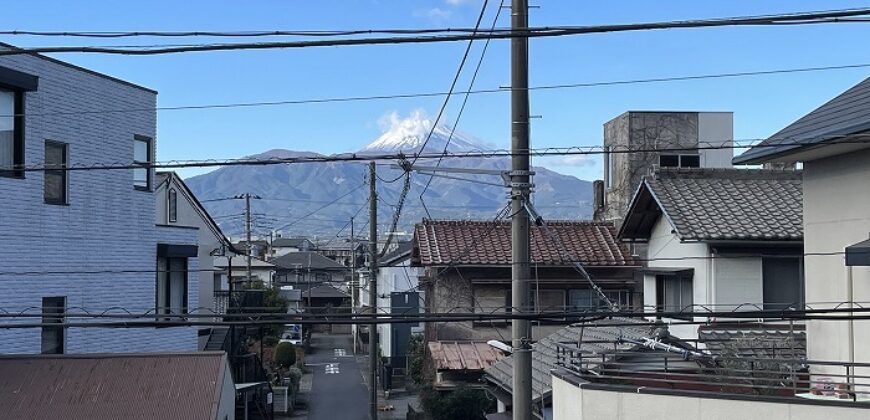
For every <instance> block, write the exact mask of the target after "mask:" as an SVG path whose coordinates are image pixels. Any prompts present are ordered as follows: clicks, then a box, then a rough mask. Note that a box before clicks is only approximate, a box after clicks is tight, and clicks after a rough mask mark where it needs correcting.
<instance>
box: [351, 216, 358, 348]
mask: <svg viewBox="0 0 870 420" xmlns="http://www.w3.org/2000/svg"><path fill="white" fill-rule="evenodd" d="M354 235H355V233H354V231H353V216H351V218H350V314H351V316H353V314H354V313H356V242H355V240H356V237H355V236H354ZM350 328H351V330H350V332H351V334H350V335H351V339H352V340H353V354H356V337H357V326H356V324H354V325H351V327H350Z"/></svg>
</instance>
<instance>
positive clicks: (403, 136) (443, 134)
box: [185, 113, 592, 239]
mask: <svg viewBox="0 0 870 420" xmlns="http://www.w3.org/2000/svg"><path fill="white" fill-rule="evenodd" d="M384 125H385V131H384V133H383V134H382V135H381V136H380V137H378V138H377V139H375V140H374V141H373V142H371V143H369V144H368V145H367V146H365V147H363V148H362V149H360V150H359V151H357V155H363V156H364V155H370V154H379V153H399V152H402V153H406V154H411V153H416V152H419V151H420V148H421V146H423V145H424V143H425V149H424V151H425V152H429V153H440V152H442V151H443V150H445V148H446V150H447V151H448V152H453V153H461V152H467V151H476V150H478V151H479V150H493V149H495V147H493V146H492V145H491V144H487V143H485V142H483V141H480V140H478V139H476V138H474V137H473V136H471V135H468V134H465V133H461V132H459V131H455V132H454V133H453V135H452V136H451V128H450V127H448V126H446V125H438V126H436V127H435V129H434V130H432V136H431V137H430V138H429V141H428V142H426V137H427V135H428V133H429V131H430V130H431V127H432V121H431V120H430V119H428V118H427V117H425V115H423V114H422V113H412V114H411V116H410V117H409V118H404V119H402V118H399V117H398V116H396V115H395V114H394V115H391V116H390V117H389V120H388V121H385V122H384ZM299 156H322V155H320V154H318V153H315V152H307V151H293V150H284V149H274V150H269V151H267V152H264V153H261V154H258V155H253V156H249V157H251V158H290V157H299ZM417 164H418V165H421V166H434V165H435V162H434V161H424V160H420V161H418V163H417ZM509 165H510V162H509V159H508V158H506V157H498V158H483V157H474V158H445V159H443V161H442V162H441V165H440V166H441V167H443V168H471V169H490V170H492V169H498V170H505V169H508V168H509ZM533 169H534V171H535V172H536V174H535V176H534V180H533V182H534V183H535V189H534V194H533V199H534V201H535V205H536V207H537V208H538V211H539V212H540V213H541V214H542V215H543V216H544V217H546V218H550V219H583V218H589V217H590V216H591V214H592V204H591V201H592V185H591V183H590V182H588V181H583V180H580V179H578V178H575V177H573V176H570V175H563V174H560V173H557V172H554V171H551V170H549V169H546V168H544V167H540V166H538V167H535V168H533ZM367 174H368V168H367V166H366V164H364V163H360V162H327V163H306V164H292V165H270V166H228V167H223V168H220V169H217V170H214V171H212V172H209V173H206V174H203V175H198V176H194V177H191V178H188V179H187V180H185V182H186V183H187V185H188V186H189V187H190V189H191V190H192V191H193V192H194V193H195V194H196V196H197V197H198V198H199V199H200V201H207V202H206V203H204V205H205V206H206V208H207V209H208V211H209V213H211V214H212V216H213V217H214V218H215V220H216V221H217V222H218V223H219V224H220V226H221V228H222V229H223V230H224V232H225V233H226V234H227V235H231V236H238V235H240V234H241V233H242V232H243V231H244V217H243V209H244V203H243V202H242V201H241V200H218V201H208V200H214V199H219V198H224V197H232V196H234V195H238V194H242V193H246V192H249V193H251V194H256V195H258V196H259V197H261V198H260V199H259V200H253V201H252V213H253V220H254V227H255V229H254V231H255V233H257V234H260V235H263V234H265V235H268V232H269V231H272V230H278V231H280V232H281V233H282V235H284V236H297V235H306V236H314V237H317V238H319V239H332V238H334V237H335V233H336V231H337V230H338V229H341V228H342V227H344V226H346V225H347V224H348V222H349V220H350V218H351V217H353V216H355V220H356V224H355V226H356V227H357V229H358V230H359V228H360V227H362V226H363V224H364V223H365V220H367V214H368V205H367V204H366V201H367V199H368V188H366V187H364V186H363V185H364V181H365V178H366V176H367ZM401 175H402V171H401V170H400V169H397V168H392V167H389V166H386V165H382V166H379V167H378V176H379V178H380V181H379V182H378V185H377V188H378V195H379V197H378V198H379V212H378V214H379V218H378V224H379V225H380V229H381V231H382V232H383V231H386V230H387V229H388V228H389V224H390V221H391V218H392V215H393V211H394V207H393V206H395V205H396V203H397V202H398V200H399V196H400V194H401V190H402V184H403V182H402V177H401ZM443 175H445V176H447V177H445V176H436V177H435V178H433V179H432V182H431V185H429V188H428V189H426V192H425V195H424V196H423V198H422V200H421V198H420V193H421V192H423V190H424V188H425V186H426V184H427V182H429V177H430V176H429V175H426V174H421V173H412V175H411V189H410V192H409V193H408V196H407V199H406V201H405V207H404V210H403V212H402V217H401V220H400V223H399V228H398V230H400V231H405V232H410V231H411V230H412V228H413V225H414V224H415V223H417V222H419V221H420V220H421V219H423V218H424V217H429V218H438V219H492V218H493V217H494V216H495V214H496V213H497V212H498V211H499V210H500V209H501V208H502V207H503V206H504V205H505V203H506V202H507V195H506V189H505V188H503V187H497V186H493V185H486V184H485V183H496V184H498V183H501V182H502V181H501V178H500V177H498V176H493V175H478V174H464V173H463V174H454V173H445V174H443ZM448 177H451V178H448ZM454 178H462V180H460V179H454ZM393 180H396V181H394V182H390V181H393ZM469 180H470V181H469ZM475 181H476V182H475ZM339 197H341V198H340V199H339ZM336 200H337V201H336ZM333 201H334V203H332V204H330V202H333ZM427 210H428V212H427ZM347 234H348V232H347V231H345V232H342V235H347Z"/></svg>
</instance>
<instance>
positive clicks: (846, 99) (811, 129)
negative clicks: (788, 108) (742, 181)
mask: <svg viewBox="0 0 870 420" xmlns="http://www.w3.org/2000/svg"><path fill="white" fill-rule="evenodd" d="M868 130H870V77H868V78H866V79H864V80H863V81H862V82H861V83H858V84H857V85H855V86H852V87H851V88H849V89H848V90H846V91H845V92H843V93H841V94H840V95H838V96H837V97H835V98H834V99H831V100H830V101H828V102H826V103H825V104H824V105H822V106H820V107H818V108H816V109H815V110H814V111H812V112H810V113H809V114H807V115H804V116H803V117H801V118H800V119H798V120H797V121H795V122H793V123H791V124H789V125H788V126H787V127H785V128H783V129H782V130H780V131H779V132H777V133H776V134H774V135H772V136H770V138H768V139H767V140H765V141H763V142H761V144H760V145H759V146H761V147H753V148H751V149H749V150H748V151H747V152H746V153H743V154H742V155H740V156H737V157H735V158H734V160H733V162H734V163H735V164H756V163H763V162H765V161H769V160H774V159H775V158H776V157H778V156H783V155H785V154H789V153H792V152H795V151H797V150H800V149H803V148H806V147H811V146H815V145H818V144H820V143H825V142H831V141H836V140H835V139H832V137H841V136H849V135H852V134H857V133H861V132H865V131H868ZM794 143H800V144H799V145H794ZM777 145H779V146H777Z"/></svg>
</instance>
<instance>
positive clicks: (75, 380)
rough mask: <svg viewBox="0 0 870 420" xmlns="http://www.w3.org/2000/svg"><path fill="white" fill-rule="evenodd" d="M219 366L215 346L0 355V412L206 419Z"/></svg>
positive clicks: (211, 413) (215, 397)
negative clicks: (209, 349) (181, 349)
mask: <svg viewBox="0 0 870 420" xmlns="http://www.w3.org/2000/svg"><path fill="white" fill-rule="evenodd" d="M226 366H227V362H226V356H225V355H224V353H223V352H197V353H153V354H81V355H12V356H0V412H2V413H3V414H2V415H0V417H3V418H4V419H51V420H55V419H89V420H90V419H149V420H150V419H185V420H187V419H191V420H193V419H214V418H215V417H216V416H217V409H218V405H219V402H220V396H221V386H222V385H223V378H224V372H225V371H224V370H225V369H226ZM230 404H232V402H230Z"/></svg>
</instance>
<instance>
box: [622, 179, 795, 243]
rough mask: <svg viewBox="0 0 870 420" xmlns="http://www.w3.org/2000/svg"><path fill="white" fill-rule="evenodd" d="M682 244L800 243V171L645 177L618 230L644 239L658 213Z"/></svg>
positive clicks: (623, 236) (623, 235) (646, 237)
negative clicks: (695, 242)
mask: <svg viewBox="0 0 870 420" xmlns="http://www.w3.org/2000/svg"><path fill="white" fill-rule="evenodd" d="M662 213H663V214H664V216H665V217H666V218H667V219H668V220H669V221H670V222H671V224H672V225H673V226H674V228H675V230H676V233H677V235H678V236H679V237H680V239H682V240H768V241H771V240H775V241H800V240H801V239H802V238H803V191H802V187H801V173H800V171H777V170H761V169H679V170H659V171H658V172H656V174H655V175H653V176H652V177H648V178H645V179H644V181H643V183H642V184H641V186H640V188H639V190H638V192H637V193H636V194H635V196H634V198H633V199H632V202H631V205H630V207H629V211H628V213H627V214H626V217H625V221H624V223H623V225H622V227H621V230H620V234H619V236H620V238H623V239H626V238H627V239H648V237H649V234H650V231H651V228H652V225H653V224H654V223H655V220H657V219H658V215H659V214H662Z"/></svg>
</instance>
